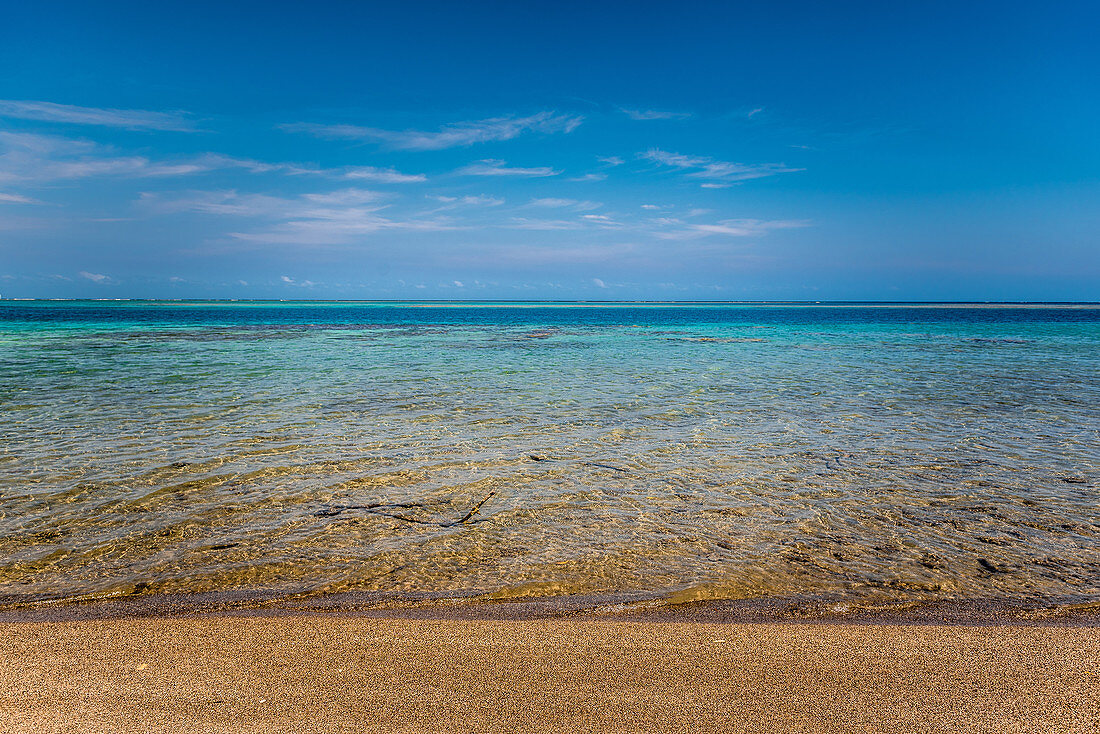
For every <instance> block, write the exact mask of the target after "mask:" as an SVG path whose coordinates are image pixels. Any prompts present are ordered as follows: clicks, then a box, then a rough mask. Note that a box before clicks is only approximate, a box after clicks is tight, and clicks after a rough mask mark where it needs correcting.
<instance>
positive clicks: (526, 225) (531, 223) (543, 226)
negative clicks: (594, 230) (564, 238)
mask: <svg viewBox="0 0 1100 734" xmlns="http://www.w3.org/2000/svg"><path fill="white" fill-rule="evenodd" d="M507 226H508V227H509V228H510V229H534V230H541V231H547V232H549V231H556V230H565V229H581V228H583V227H584V224H583V223H582V222H578V221H577V220H574V219H531V218H528V217H512V220H511V223H510V224H508V225H507Z"/></svg>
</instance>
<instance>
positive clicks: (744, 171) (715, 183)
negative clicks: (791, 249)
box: [639, 148, 805, 188]
mask: <svg viewBox="0 0 1100 734" xmlns="http://www.w3.org/2000/svg"><path fill="white" fill-rule="evenodd" d="M639 156H640V157H641V158H643V159H645V160H649V161H653V162H654V163H659V164H661V165H664V166H670V167H672V168H678V169H681V170H685V171H688V173H687V174H686V175H687V176H690V177H692V178H701V179H711V180H709V181H707V182H705V183H702V184H700V185H701V186H703V187H705V188H719V187H722V186H727V185H729V184H731V183H735V182H737V181H748V180H750V179H754V178H765V177H767V176H774V175H776V174H779V173H793V172H795V171H802V170H805V169H802V168H791V167H790V166H788V165H786V164H784V163H755V164H749V163H730V162H727V161H719V160H715V159H713V158H707V157H704V156H687V155H680V154H679V153H669V152H667V151H663V150H660V149H658V148H650V149H649V150H647V151H645V152H644V153H640V154H639Z"/></svg>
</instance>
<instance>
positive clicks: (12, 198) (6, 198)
mask: <svg viewBox="0 0 1100 734" xmlns="http://www.w3.org/2000/svg"><path fill="white" fill-rule="evenodd" d="M41 203H42V202H41V201H38V200H37V199H32V198H30V197H27V196H20V195H19V194H5V193H3V192H0V204H41Z"/></svg>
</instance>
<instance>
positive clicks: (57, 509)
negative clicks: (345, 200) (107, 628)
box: [0, 301, 1100, 609]
mask: <svg viewBox="0 0 1100 734" xmlns="http://www.w3.org/2000/svg"><path fill="white" fill-rule="evenodd" d="M1098 499H1100V307H1096V306H1091V305H1078V306H1074V305H1028V306H1022V305H977V306H976V305H967V304H938V305H937V304H876V305H868V304H709V303H708V304H677V303H671V304H609V303H481V304H475V303H434V302H433V303H427V302H425V303H389V302H386V303H364V302H333V303H321V302H198V301H196V302H158V301H111V302H104V301H2V302H0V606H2V607H4V608H17V607H21V606H27V605H35V604H43V603H54V602H64V601H74V600H87V599H98V598H115V597H130V596H136V597H150V598H155V597H157V596H158V595H159V596H165V595H171V596H174V597H175V598H179V597H181V596H182V597H186V596H188V595H200V596H201V595H204V594H205V595H210V594H226V595H229V596H227V598H230V597H231V598H233V599H235V600H238V601H241V600H244V601H247V600H249V599H271V598H282V597H289V596H295V597H302V596H310V595H312V596H317V597H333V598H335V597H334V595H335V596H338V595H340V594H348V593H355V594H359V595H361V597H362V596H363V595H366V596H365V597H363V598H372V599H378V600H383V601H390V602H400V601H405V602H416V601H418V600H440V599H443V600H447V599H464V600H471V599H472V600H483V601H500V600H522V599H547V598H571V599H572V598H577V599H587V600H592V603H593V604H594V605H597V606H598V605H600V604H623V603H626V604H645V605H670V604H676V603H680V602H690V601H699V600H743V601H753V600H765V601H767V600H785V601H791V600H794V601H797V602H798V603H805V604H827V605H831V608H835V609H848V608H857V609H858V608H871V607H874V606H876V605H884V604H885V605H898V604H919V603H930V602H932V603H934V602H945V601H950V602H983V603H984V602H989V603H998V604H1021V605H1031V606H1040V607H1048V608H1054V607H1059V606H1063V607H1064V606H1067V605H1068V606H1074V605H1077V606H1080V605H1084V606H1091V605H1095V604H1096V603H1098V602H1100V502H1098ZM244 601H242V602H241V603H244Z"/></svg>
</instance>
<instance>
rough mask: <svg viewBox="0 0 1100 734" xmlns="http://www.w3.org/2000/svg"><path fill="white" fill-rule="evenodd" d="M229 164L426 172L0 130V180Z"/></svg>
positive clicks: (376, 174)
mask: <svg viewBox="0 0 1100 734" xmlns="http://www.w3.org/2000/svg"><path fill="white" fill-rule="evenodd" d="M232 169H238V170H242V171H247V172H248V173H254V174H266V173H277V174H283V175H288V176H303V175H304V176H321V177H327V178H342V179H346V180H359V181H372V182H375V183H418V182H423V181H426V180H427V176H424V175H422V174H406V173H402V172H400V171H397V170H394V169H392V168H374V167H371V166H349V167H343V168H317V167H311V166H307V165H302V164H298V163H269V162H266V161H257V160H252V159H248V158H235V157H233V156H227V155H222V154H220V153H204V154H201V155H198V156H192V157H190V158H187V159H183V160H176V161H154V160H150V159H149V158H147V157H145V156H139V155H123V154H119V152H118V151H116V150H115V149H114V148H113V147H110V146H105V145H100V144H98V143H94V142H92V141H89V140H79V139H72V138H65V137H60V136H54V135H40V134H36V133H13V132H2V131H0V182H28V183H36V182H48V181H59V180H73V179H84V178H104V177H113V178H154V177H171V176H192V175H199V174H205V173H211V172H214V171H226V170H232Z"/></svg>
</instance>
